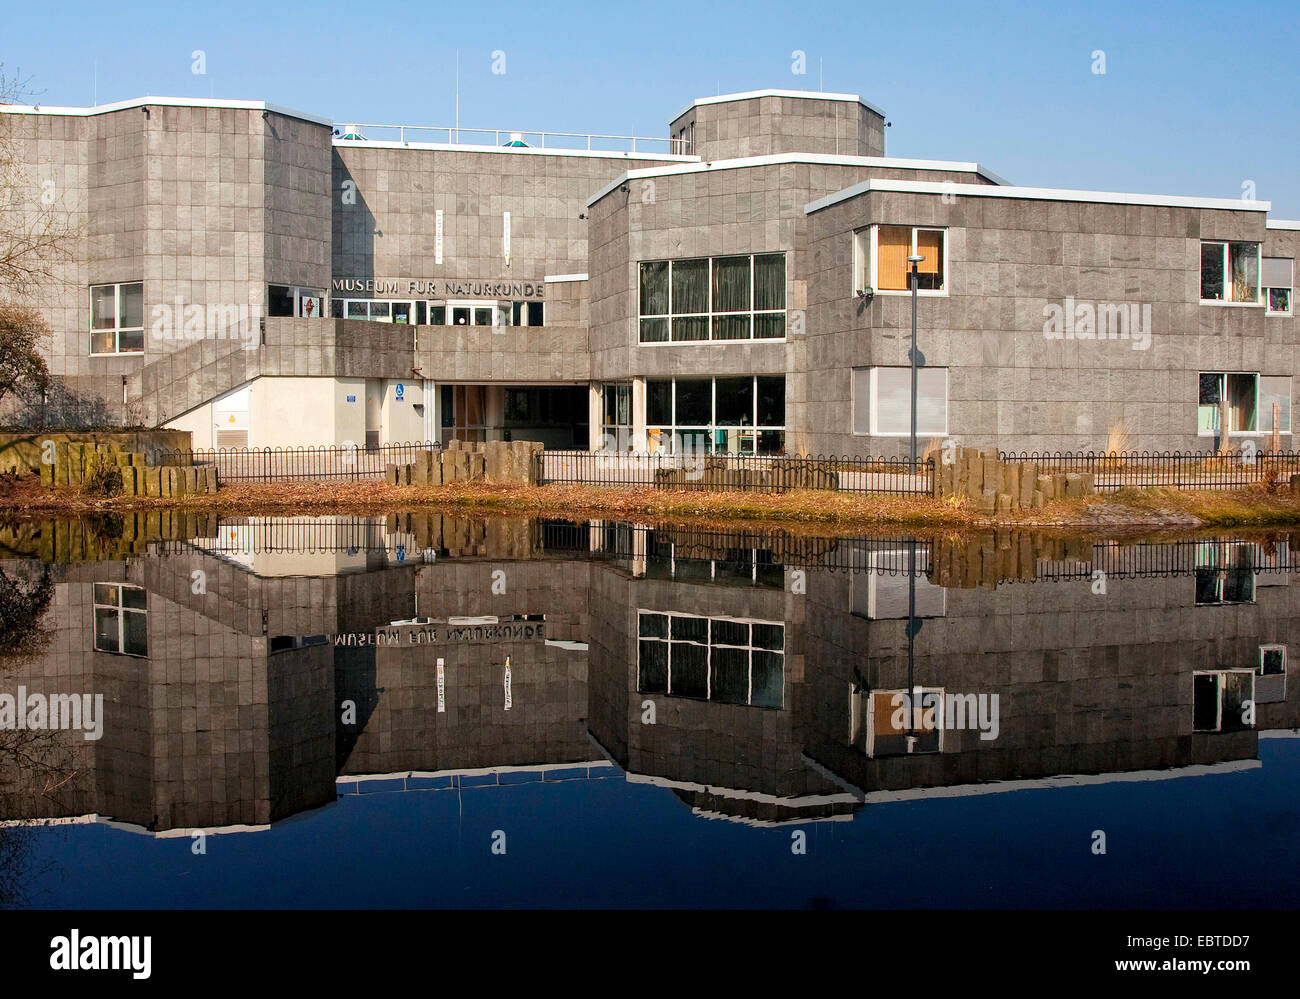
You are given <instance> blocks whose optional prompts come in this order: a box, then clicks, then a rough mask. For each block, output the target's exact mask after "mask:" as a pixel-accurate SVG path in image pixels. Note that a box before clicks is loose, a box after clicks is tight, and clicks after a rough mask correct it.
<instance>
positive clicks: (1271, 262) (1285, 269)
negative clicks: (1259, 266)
mask: <svg viewBox="0 0 1300 999" xmlns="http://www.w3.org/2000/svg"><path fill="white" fill-rule="evenodd" d="M1261 274H1262V278H1261V281H1262V283H1263V285H1264V305H1265V308H1266V309H1267V311H1268V314H1269V315H1270V316H1289V315H1291V289H1292V286H1293V285H1294V283H1295V261H1294V260H1293V259H1291V258H1290V257H1265V258H1264V268H1263V271H1262V272H1261Z"/></svg>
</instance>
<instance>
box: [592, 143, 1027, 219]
mask: <svg viewBox="0 0 1300 999" xmlns="http://www.w3.org/2000/svg"><path fill="white" fill-rule="evenodd" d="M695 161H696V162H693V163H684V164H681V165H680V166H662V167H641V168H640V169H636V170H628V171H627V172H626V173H623V174H620V175H619V176H618V177H617V178H615V179H614V180H612V181H610V182H609V183H608V184H606V185H605V186H604V187H602V188H601V189H600V190H599V191H597V192H596V193H595V194H593V195H592V196H591V197H590V198H588V199H587V207H589V208H590V207H591V206H592V205H594V204H595V203H596V202H597V201H599V200H600V199H601V198H603V197H604V196H605V195H607V194H609V192H610V191H613V190H614V189H615V188H618V187H621V186H622V185H623V184H625V183H627V182H628V181H629V180H638V179H640V178H642V177H670V176H673V175H675V174H687V173H704V172H707V171H710V170H738V169H744V168H745V167H760V166H778V165H781V164H784V163H806V164H809V165H811V166H858V167H893V168H897V169H904V170H952V171H954V172H960V173H977V174H979V175H980V176H981V177H984V178H985V179H986V180H991V181H992V182H993V183H994V184H999V185H1001V184H1006V181H1005V180H1003V179H1002V178H1001V177H999V176H998V175H997V174H995V173H994V172H993V171H992V170H988V169H986V168H984V167H982V166H980V165H979V164H978V163H968V162H960V161H957V160H917V159H907V158H904V157H897V156H839V155H836V154H834V153H769V154H768V155H766V156H742V157H739V158H737V159H734V160H712V161H711V162H708V163H705V162H703V161H702V160H700V158H699V157H698V156H697V157H695ZM973 186H983V185H973ZM846 190H847V189H846Z"/></svg>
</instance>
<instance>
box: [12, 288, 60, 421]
mask: <svg viewBox="0 0 1300 999" xmlns="http://www.w3.org/2000/svg"><path fill="white" fill-rule="evenodd" d="M51 336H52V331H51V330H50V324H49V323H47V322H46V321H45V317H44V316H42V315H41V314H40V313H39V312H37V311H36V310H35V309H32V308H28V307H27V306H25V305H18V304H16V303H14V302H0V402H3V401H4V399H5V396H7V395H10V394H13V395H16V396H22V397H26V398H28V399H34V398H36V397H39V396H41V395H43V394H44V392H45V391H46V389H48V388H49V386H50V371H49V368H48V367H47V366H46V364H45V353H46V351H47V350H48V349H49V343H50V338H51Z"/></svg>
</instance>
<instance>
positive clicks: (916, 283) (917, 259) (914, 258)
mask: <svg viewBox="0 0 1300 999" xmlns="http://www.w3.org/2000/svg"><path fill="white" fill-rule="evenodd" d="M924 259H925V257H923V256H919V255H918V254H915V253H914V254H912V255H911V256H910V257H908V258H907V262H908V263H909V264H911V265H912V275H911V278H912V349H911V351H910V353H911V355H912V461H911V474H912V475H915V474H916V362H917V355H918V353H919V352H918V351H917V349H916V300H917V291H918V289H919V287H920V275H919V273H918V271H917V265H918V264H920V263H921V261H922V260H924Z"/></svg>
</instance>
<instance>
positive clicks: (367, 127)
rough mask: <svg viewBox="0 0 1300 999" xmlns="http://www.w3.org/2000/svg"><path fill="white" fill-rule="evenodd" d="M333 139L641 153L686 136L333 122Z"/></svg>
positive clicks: (662, 150) (675, 147)
mask: <svg viewBox="0 0 1300 999" xmlns="http://www.w3.org/2000/svg"><path fill="white" fill-rule="evenodd" d="M334 138H335V140H336V141H343V140H347V141H350V142H397V143H400V144H402V145H410V144H411V143H413V142H417V143H418V142H425V143H439V144H442V145H468V146H496V147H500V148H503V149H546V150H559V151H566V150H567V151H572V150H587V151H588V152H592V151H598V152H614V153H642V154H646V155H663V154H671V155H675V156H682V155H685V154H686V140H685V139H670V138H663V137H660V136H647V135H601V134H598V133H594V132H592V133H588V132H522V131H517V130H512V129H505V128H457V127H456V126H454V125H377V124H363V123H359V122H358V123H354V124H347V125H336V126H335V128H334Z"/></svg>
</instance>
